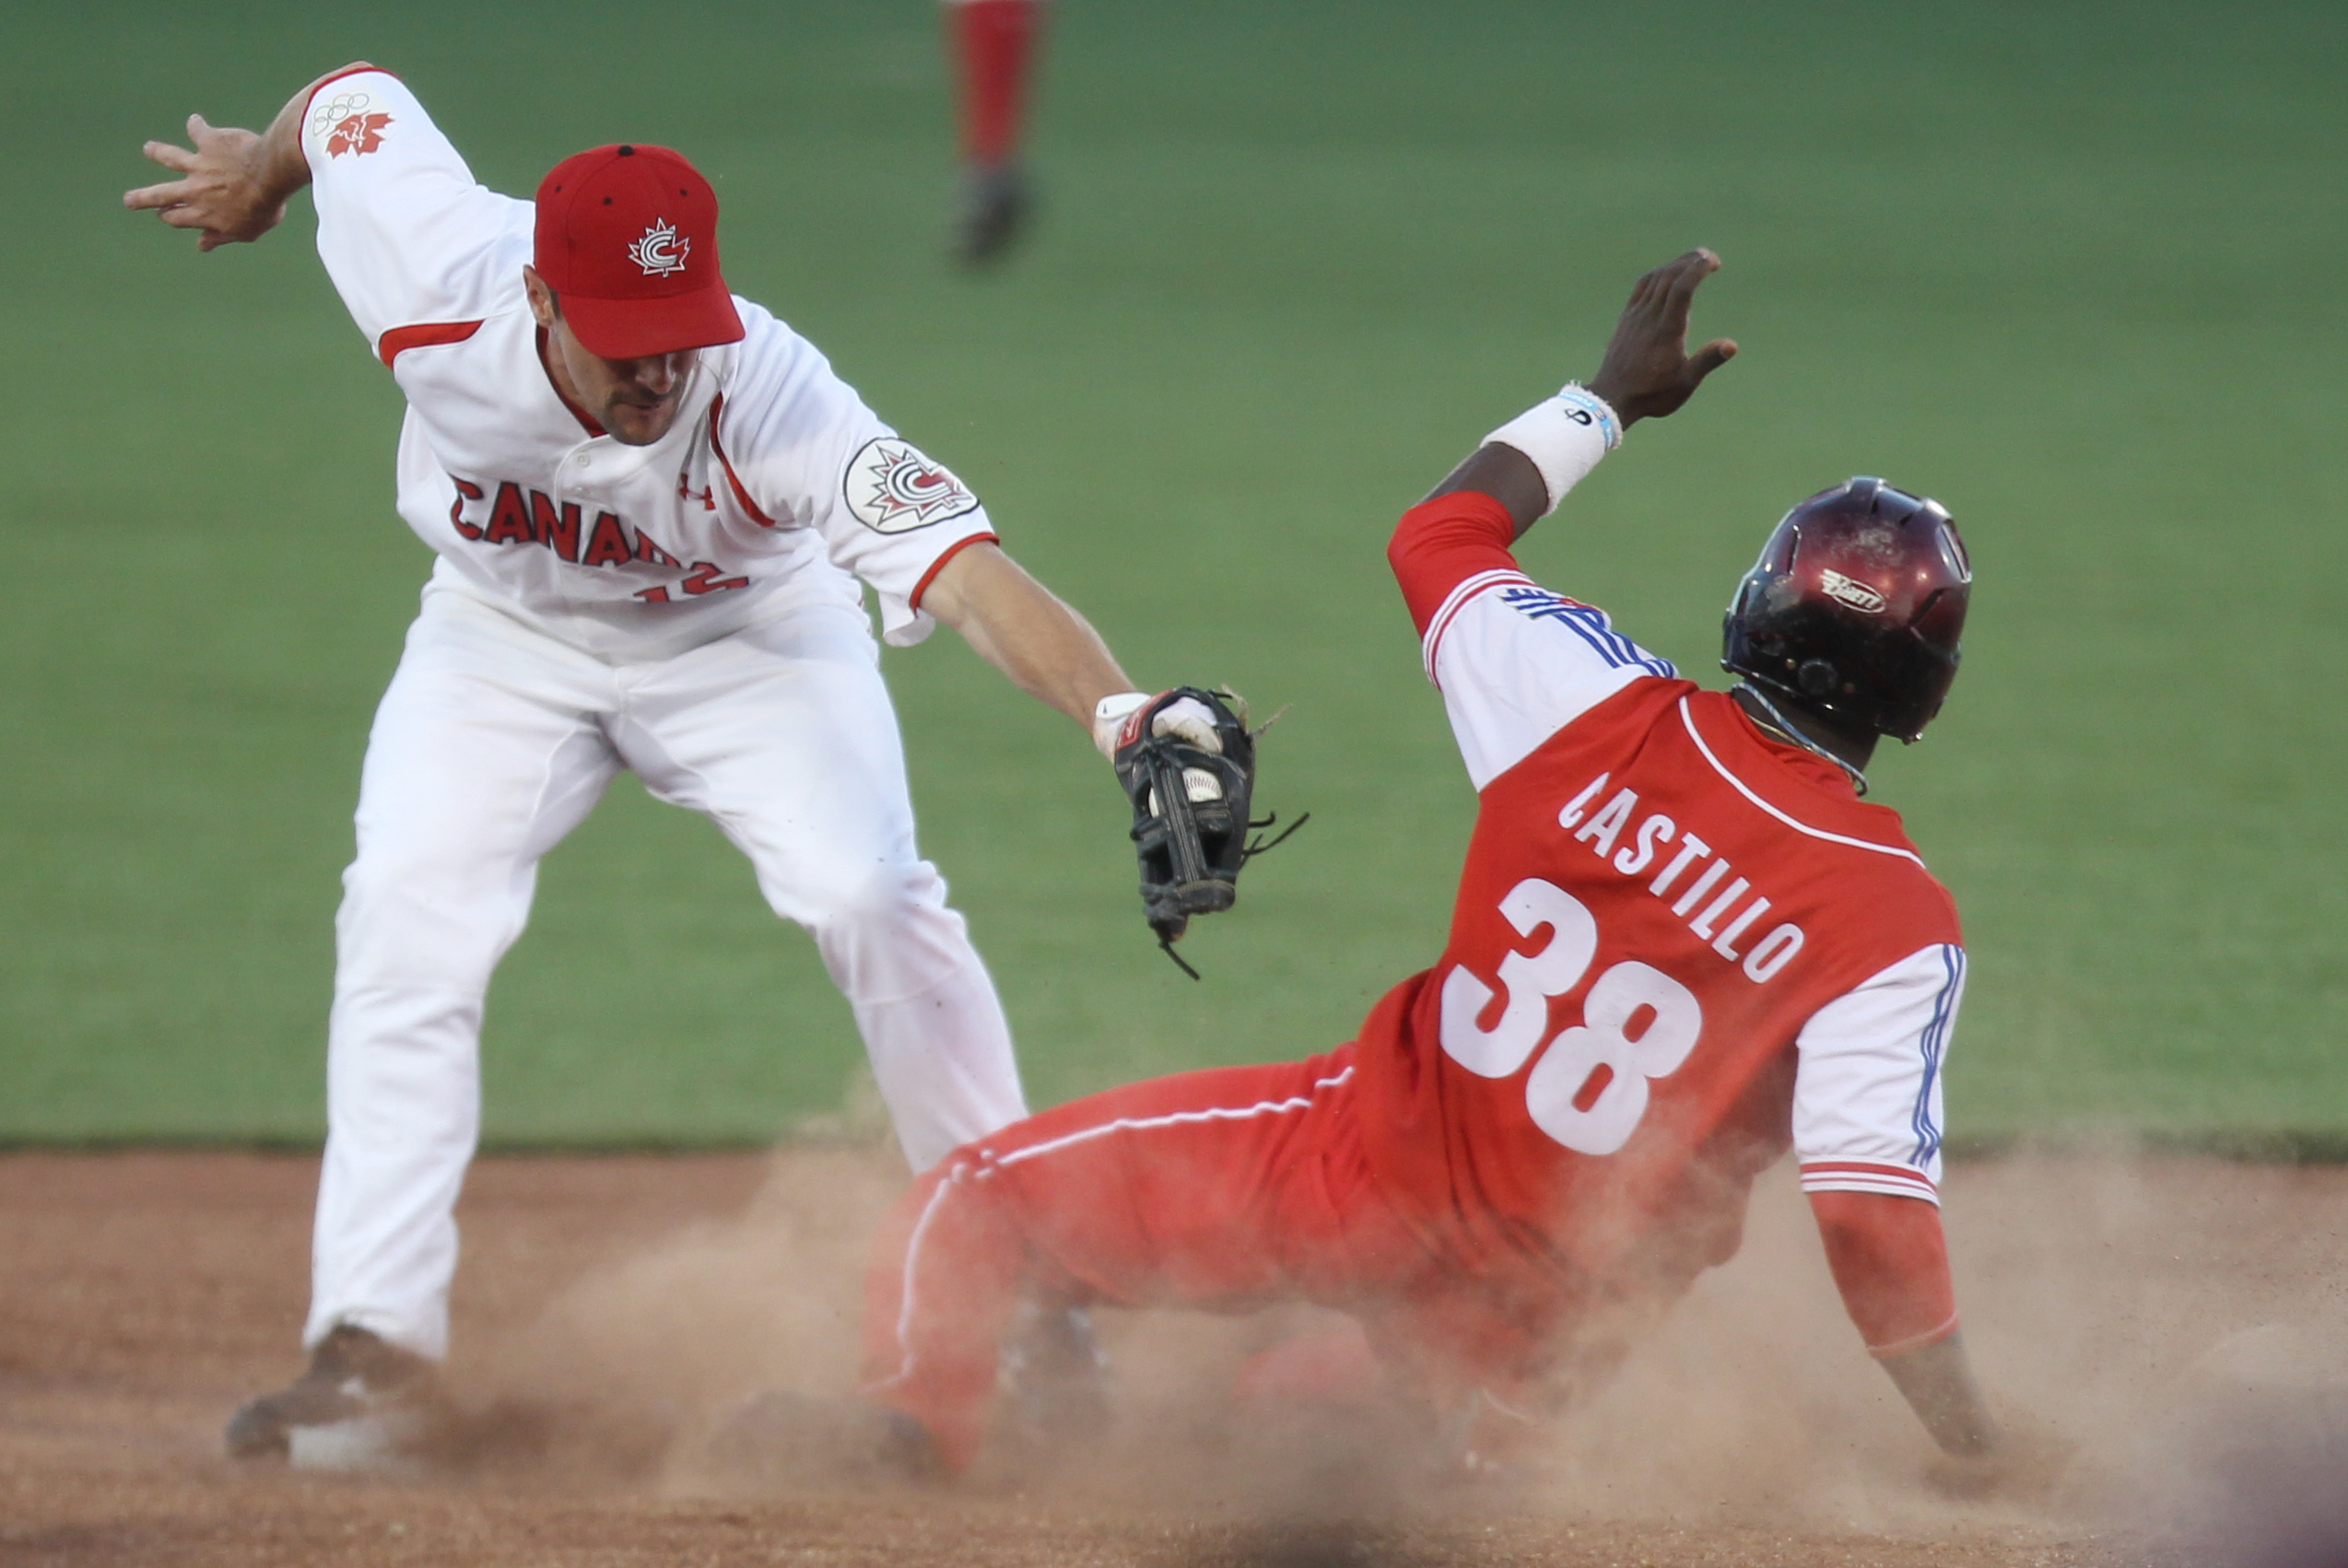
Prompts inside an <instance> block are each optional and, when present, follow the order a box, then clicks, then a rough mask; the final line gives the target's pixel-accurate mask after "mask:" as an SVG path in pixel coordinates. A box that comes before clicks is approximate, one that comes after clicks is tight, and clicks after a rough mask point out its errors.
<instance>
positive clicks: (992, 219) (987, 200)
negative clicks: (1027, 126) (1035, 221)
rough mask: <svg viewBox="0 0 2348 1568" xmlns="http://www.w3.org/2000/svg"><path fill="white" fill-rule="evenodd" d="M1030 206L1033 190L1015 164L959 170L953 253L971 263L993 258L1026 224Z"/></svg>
mask: <svg viewBox="0 0 2348 1568" xmlns="http://www.w3.org/2000/svg"><path fill="white" fill-rule="evenodd" d="M1034 206H1035V192H1034V190H1033V189H1032V188H1031V187H1030V186H1029V185H1028V183H1027V175H1026V173H1025V172H1024V171H1023V170H1021V169H1020V168H1019V166H1018V165H1017V164H1016V163H1001V164H981V163H974V164H971V165H969V167H967V168H966V169H964V170H963V171H962V193H961V202H960V209H959V211H958V212H957V214H956V216H955V224H954V253H955V255H956V256H957V257H958V258H959V259H960V260H961V261H963V262H964V263H968V264H969V265H972V266H977V265H980V264H981V263H987V262H992V261H993V260H995V259H996V258H997V257H999V256H1001V255H1002V254H1003V252H1004V251H1006V250H1008V249H1010V246H1011V241H1012V240H1016V239H1017V238H1018V237H1019V234H1020V231H1021V230H1022V229H1024V228H1026V227H1027V216H1028V214H1029V213H1030V212H1031V211H1032V210H1033V208H1034Z"/></svg>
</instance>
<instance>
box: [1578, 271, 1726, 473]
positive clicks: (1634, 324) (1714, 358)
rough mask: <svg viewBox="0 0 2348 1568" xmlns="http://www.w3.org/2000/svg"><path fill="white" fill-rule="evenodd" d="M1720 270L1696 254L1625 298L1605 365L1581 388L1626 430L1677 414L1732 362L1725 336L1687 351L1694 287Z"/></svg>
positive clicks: (1656, 274) (1651, 276) (1642, 282)
mask: <svg viewBox="0 0 2348 1568" xmlns="http://www.w3.org/2000/svg"><path fill="white" fill-rule="evenodd" d="M1719 271H1720V257H1718V256H1716V255H1714V254H1713V253H1712V252H1709V251H1707V250H1704V249H1703V248H1701V247H1698V248H1697V249H1696V250H1693V251H1690V252H1687V254H1685V255H1684V256H1681V257H1679V258H1677V259H1676V260H1673V261H1669V262H1665V263H1663V264H1662V265H1661V266H1660V267H1657V268H1656V269H1655V270H1654V271H1653V272H1650V273H1649V274H1648V275H1646V276H1644V277H1642V278H1640V279H1639V280H1638V287H1635V288H1633V289H1632V290H1631V291H1630V303H1629V304H1627V305H1626V306H1624V307H1623V314H1622V319H1621V320H1620V321H1618V322H1615V323H1614V338H1613V340H1612V341H1610V342H1609V343H1608V344H1607V345H1606V357H1605V361H1604V363H1603V364H1601V365H1600V366H1599V367H1598V373H1597V374H1596V375H1594V376H1592V377H1591V378H1590V380H1587V381H1585V382H1583V383H1582V384H1583V385H1584V386H1587V387H1588V388H1589V389H1590V390H1591V392H1596V393H1597V394H1598V395H1599V396H1600V397H1603V398H1604V399H1605V400H1606V402H1607V404H1608V405H1609V406H1610V407H1612V408H1613V409H1614V414H1615V416H1616V417H1617V418H1619V419H1621V420H1622V422H1623V427H1624V428H1625V429H1628V428H1629V427H1631V426H1633V425H1636V424H1638V422H1639V421H1640V420H1641V419H1661V418H1662V417H1663V416H1664V415H1667V414H1671V413H1673V412H1675V411H1676V410H1677V409H1678V408H1679V406H1680V404H1684V403H1685V402H1686V401H1687V400H1688V399H1689V398H1690V397H1692V396H1694V395H1695V392H1696V387H1697V386H1698V385H1699V384H1701V383H1702V381H1703V380H1704V378H1705V377H1707V376H1708V375H1710V374H1711V373H1712V372H1713V371H1715V370H1717V369H1720V367H1721V366H1723V365H1725V364H1727V363H1728V362H1729V361H1730V360H1731V359H1732V358H1734V357H1736V344H1735V343H1734V342H1733V341H1732V340H1731V339H1729V338H1725V337H1717V338H1714V339H1713V340H1712V341H1711V342H1709V343H1708V344H1706V345H1704V346H1703V347H1701V348H1699V349H1697V350H1696V352H1695V353H1694V354H1693V355H1691V354H1689V353H1688V351H1687V313H1688V307H1689V306H1690V305H1692V304H1693V303H1694V302H1695V299H1696V285H1697V284H1699V283H1702V282H1703V281H1704V280H1705V279H1706V278H1708V277H1709V276H1711V275H1713V274H1714V273H1716V272H1719Z"/></svg>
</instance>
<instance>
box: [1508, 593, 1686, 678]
mask: <svg viewBox="0 0 2348 1568" xmlns="http://www.w3.org/2000/svg"><path fill="white" fill-rule="evenodd" d="M1500 602H1501V603H1504V604H1506V605H1507V606H1508V607H1509V609H1511V610H1514V611H1515V612H1516V613H1517V614H1520V615H1522V616H1524V617H1525V618H1526V619H1527V620H1532V621H1555V622H1556V623H1557V624H1558V625H1559V626H1564V627H1565V628H1566V629H1567V631H1570V632H1572V633H1573V634H1574V635H1575V636H1576V637H1578V638H1581V640H1582V641H1583V642H1585V643H1587V644H1588V645H1589V647H1590V650H1591V652H1593V653H1595V654H1597V655H1598V657H1599V658H1601V659H1603V660H1604V661H1606V667H1607V668H1608V669H1610V670H1620V669H1623V668H1624V667H1626V666H1635V667H1637V668H1638V669H1641V670H1644V671H1646V672H1647V673H1649V674H1650V675H1661V676H1662V677H1663V678H1664V679H1666V680H1672V679H1675V678H1676V677H1677V676H1678V674H1679V671H1678V670H1677V669H1676V668H1675V667H1674V666H1673V663H1672V661H1670V660H1668V659H1659V658H1657V657H1656V656H1655V655H1654V654H1651V653H1649V652H1648V651H1647V650H1646V649H1643V648H1641V647H1639V646H1638V644H1637V643H1635V642H1633V641H1631V640H1630V638H1626V637H1625V636H1623V635H1622V633H1620V632H1618V631H1616V630H1615V629H1614V622H1612V621H1611V620H1609V619H1608V618H1607V616H1606V612H1604V611H1603V610H1601V609H1599V608H1597V607H1596V606H1595V605H1591V604H1579V603H1574V602H1573V601H1572V600H1569V599H1567V598H1565V597H1564V596H1563V595H1561V594H1556V593H1552V592H1550V591H1548V590H1547V589H1545V588H1534V587H1532V586H1530V585H1528V586H1524V587H1519V588H1505V589H1502V590H1501V591H1500Z"/></svg>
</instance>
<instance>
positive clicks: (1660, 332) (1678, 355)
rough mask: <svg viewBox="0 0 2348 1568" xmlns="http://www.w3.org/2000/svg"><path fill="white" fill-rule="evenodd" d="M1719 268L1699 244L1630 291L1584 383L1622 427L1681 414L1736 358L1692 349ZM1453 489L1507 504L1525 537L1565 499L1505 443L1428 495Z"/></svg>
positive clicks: (1725, 341) (1726, 348)
mask: <svg viewBox="0 0 2348 1568" xmlns="http://www.w3.org/2000/svg"><path fill="white" fill-rule="evenodd" d="M1718 271H1720V257H1718V256H1716V255H1714V254H1713V253H1712V252H1709V251H1707V250H1704V249H1702V248H1700V247H1699V248H1698V249H1696V250H1693V251H1690V252H1687V253H1686V254H1685V255H1684V256H1680V257H1677V258H1675V259H1674V260H1672V261H1669V262H1666V263H1663V264H1662V265H1661V266H1660V267H1657V268H1656V269H1655V270H1654V271H1652V272H1650V273H1649V274H1647V275H1645V276H1644V277H1642V278H1640V279H1639V280H1638V284H1637V286H1636V287H1633V288H1632V289H1631V295H1630V303H1628V304H1627V305H1626V306H1624V307H1623V313H1622V316H1621V318H1620V319H1619V320H1618V321H1616V322H1615V323H1614V337H1613V338H1612V339H1611V340H1610V341H1609V342H1608V343H1607V345H1606V356H1605V358H1604V359H1603V361H1602V362H1601V363H1600V365H1599V367H1598V373H1597V374H1596V375H1594V376H1592V377H1591V378H1590V379H1589V380H1587V381H1584V382H1583V383H1581V384H1582V385H1583V386H1584V387H1585V388H1587V389H1588V390H1589V391H1590V392H1593V393H1595V394H1596V395H1597V396H1599V397H1600V398H1602V399H1603V400H1604V401H1605V403H1606V405H1607V407H1608V408H1609V409H1610V410H1612V412H1613V414H1614V418H1615V419H1616V420H1617V421H1618V422H1619V427H1620V428H1621V429H1625V430H1626V429H1628V428H1630V427H1631V426H1633V425H1636V424H1637V423H1638V421H1640V420H1641V419H1661V418H1663V417H1664V416H1666V415H1671V414H1673V413H1676V412H1677V411H1678V409H1679V407H1680V405H1681V404H1684V403H1685V402H1686V401H1687V400H1688V399H1689V398H1690V397H1693V396H1694V395H1695V394H1696V388H1697V387H1698V386H1700V385H1702V384H1703V381H1704V378H1705V377H1707V376H1708V375H1710V374H1711V373H1712V372H1713V371H1715V370H1717V369H1720V367H1721V366H1723V365H1725V364H1727V363H1728V362H1729V361H1730V360H1731V359H1733V358H1735V357H1736V344H1735V343H1734V342H1733V341H1732V340H1731V339H1729V338H1725V337H1719V338H1714V339H1713V340H1712V341H1711V342H1709V343H1708V344H1706V345H1704V346H1703V347H1701V348H1699V349H1697V350H1696V352H1695V353H1694V354H1690V353H1688V351H1687V317H1688V310H1689V309H1690V307H1691V306H1692V305H1693V304H1694V303H1695V300H1696V285H1698V284H1700V283H1702V282H1703V281H1704V280H1705V279H1706V278H1708V277H1709V276H1711V275H1713V274H1714V273H1716V272H1718ZM1608 444H1609V445H1611V444H1612V443H1611V442H1609V443H1608ZM1455 490H1474V491H1477V492H1479V493H1481V494H1483V495H1486V496H1490V497H1492V498H1493V499H1495V500H1497V501H1498V502H1499V503H1500V504H1501V505H1502V506H1505V507H1507V508H1508V509H1509V513H1510V515H1511V516H1513V517H1514V518H1515V519H1516V524H1517V534H1518V536H1519V537H1522V536H1523V534H1524V531H1525V530H1526V529H1528V528H1531V527H1532V525H1533V524H1534V523H1536V522H1538V521H1541V519H1543V518H1544V517H1546V516H1548V515H1549V512H1550V511H1551V509H1553V508H1555V507H1556V504H1557V501H1558V500H1559V498H1560V497H1557V496H1553V495H1551V494H1550V486H1549V483H1548V481H1547V480H1546V479H1544V477H1543V474H1542V471H1541V468H1540V465H1539V464H1538V463H1537V462H1534V460H1533V459H1532V458H1531V457H1529V456H1527V455H1526V454H1525V453H1524V452H1523V451H1520V450H1519V449H1517V448H1516V447H1514V446H1510V445H1509V444H1507V443H1506V442H1503V441H1487V442H1485V444H1484V445H1483V446H1481V447H1479V448H1477V449H1476V451H1474V452H1473V454H1471V455H1470V456H1469V458H1468V460H1467V461H1466V462H1462V463H1461V464H1460V465H1459V467H1457V468H1455V469H1453V470H1451V473H1450V477H1448V478H1446V479H1445V480H1444V481H1443V483H1441V484H1440V485H1438V486H1435V488H1434V489H1433V490H1431V491H1429V492H1428V494H1427V497H1426V498H1427V499H1428V500H1430V501H1431V500H1433V499H1434V498H1435V497H1437V496H1448V495H1450V494H1451V493H1452V492H1453V491H1455Z"/></svg>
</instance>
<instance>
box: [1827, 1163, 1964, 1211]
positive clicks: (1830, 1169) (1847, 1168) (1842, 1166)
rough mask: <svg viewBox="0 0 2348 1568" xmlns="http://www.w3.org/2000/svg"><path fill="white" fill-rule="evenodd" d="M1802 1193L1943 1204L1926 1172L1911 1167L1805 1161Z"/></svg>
mask: <svg viewBox="0 0 2348 1568" xmlns="http://www.w3.org/2000/svg"><path fill="white" fill-rule="evenodd" d="M1802 1191H1804V1192H1879V1193H1882V1194H1884V1196H1885V1197H1888V1198H1920V1199H1923V1200H1924V1201H1925V1202H1927V1203H1932V1204H1937V1203H1939V1202H1940V1200H1941V1189H1940V1188H1938V1187H1936V1186H1934V1185H1933V1182H1932V1178H1931V1177H1930V1176H1926V1175H1925V1174H1924V1173H1923V1172H1921V1171H1919V1170H1916V1169H1914V1168H1913V1167H1911V1166H1908V1165H1883V1164H1874V1163H1873V1162H1871V1161H1865V1160H1804V1161H1803V1162H1802Z"/></svg>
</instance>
